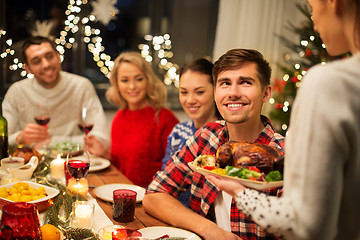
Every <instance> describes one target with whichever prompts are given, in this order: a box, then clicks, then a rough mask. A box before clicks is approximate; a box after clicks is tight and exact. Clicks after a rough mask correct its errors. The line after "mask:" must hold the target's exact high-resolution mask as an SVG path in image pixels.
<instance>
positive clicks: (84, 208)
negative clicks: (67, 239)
mask: <svg viewBox="0 0 360 240" xmlns="http://www.w3.org/2000/svg"><path fill="white" fill-rule="evenodd" d="M94 211H95V205H94V204H93V203H92V202H89V201H76V202H74V203H73V204H72V212H71V214H72V216H71V226H72V227H80V228H90V229H91V228H92V227H93V220H94Z"/></svg>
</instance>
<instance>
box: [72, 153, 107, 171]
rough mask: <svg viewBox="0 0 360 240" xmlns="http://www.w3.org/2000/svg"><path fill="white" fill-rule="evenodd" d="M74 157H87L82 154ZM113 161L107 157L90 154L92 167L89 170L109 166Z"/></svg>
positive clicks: (80, 158) (98, 169) (97, 169)
mask: <svg viewBox="0 0 360 240" xmlns="http://www.w3.org/2000/svg"><path fill="white" fill-rule="evenodd" d="M72 158H73V159H79V160H82V159H84V158H85V155H80V156H76V157H72ZM110 164H111V162H110V161H109V160H107V159H105V158H101V157H96V156H92V155H91V156H90V168H89V172H96V171H100V170H103V169H105V168H108V167H109V166H110Z"/></svg>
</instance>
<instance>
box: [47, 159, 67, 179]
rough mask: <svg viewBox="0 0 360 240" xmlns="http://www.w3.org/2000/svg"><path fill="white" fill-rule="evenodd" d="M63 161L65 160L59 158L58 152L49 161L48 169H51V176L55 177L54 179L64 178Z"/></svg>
mask: <svg viewBox="0 0 360 240" xmlns="http://www.w3.org/2000/svg"><path fill="white" fill-rule="evenodd" d="M64 163H65V160H64V159H62V158H61V156H60V154H58V155H57V158H56V159H55V160H53V161H52V162H51V163H50V170H51V177H52V178H55V179H63V178H65V172H64Z"/></svg>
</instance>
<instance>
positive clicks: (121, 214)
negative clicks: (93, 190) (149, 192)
mask: <svg viewBox="0 0 360 240" xmlns="http://www.w3.org/2000/svg"><path fill="white" fill-rule="evenodd" d="M113 198H114V206H113V219H114V220H115V221H118V222H131V221H133V220H134V214H135V206H136V192H135V191H132V190H128V189H117V190H114V192H113Z"/></svg>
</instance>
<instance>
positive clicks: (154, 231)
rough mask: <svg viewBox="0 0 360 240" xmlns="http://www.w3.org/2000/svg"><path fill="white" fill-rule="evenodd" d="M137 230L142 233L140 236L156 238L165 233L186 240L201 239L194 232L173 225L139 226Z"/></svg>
mask: <svg viewBox="0 0 360 240" xmlns="http://www.w3.org/2000/svg"><path fill="white" fill-rule="evenodd" d="M138 231H139V232H140V233H141V234H142V237H144V238H149V239H156V238H158V237H162V236H164V235H166V234H167V235H169V237H170V238H171V237H180V238H185V239H188V240H201V238H200V237H199V236H198V235H196V234H195V233H192V232H190V231H187V230H184V229H180V228H175V227H147V228H141V229H139V230H138Z"/></svg>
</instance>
